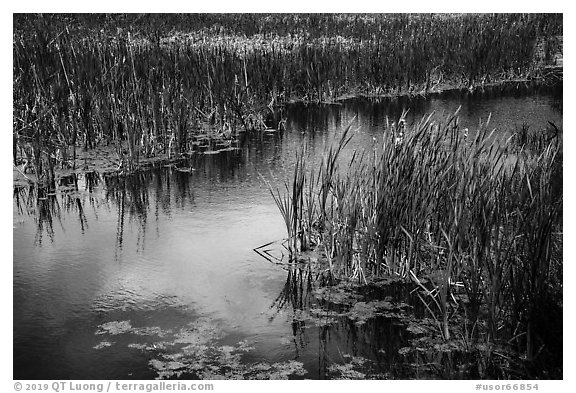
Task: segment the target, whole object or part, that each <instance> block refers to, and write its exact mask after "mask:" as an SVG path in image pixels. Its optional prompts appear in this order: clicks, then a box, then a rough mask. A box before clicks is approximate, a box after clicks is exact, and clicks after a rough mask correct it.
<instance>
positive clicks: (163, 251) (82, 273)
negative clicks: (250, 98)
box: [13, 91, 562, 378]
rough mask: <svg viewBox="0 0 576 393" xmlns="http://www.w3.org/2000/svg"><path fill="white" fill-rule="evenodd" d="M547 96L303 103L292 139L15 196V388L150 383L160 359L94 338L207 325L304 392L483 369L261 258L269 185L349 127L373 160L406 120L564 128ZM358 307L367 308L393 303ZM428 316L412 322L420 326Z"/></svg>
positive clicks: (290, 122) (65, 181)
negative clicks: (297, 381) (116, 327)
mask: <svg viewBox="0 0 576 393" xmlns="http://www.w3.org/2000/svg"><path fill="white" fill-rule="evenodd" d="M545 93H546V94H542V95H537V96H526V95H522V94H518V95H516V92H515V91H512V92H510V94H509V95H508V96H499V95H494V96H491V95H490V94H492V93H491V92H490V91H486V92H485V93H484V94H485V95H486V96H485V97H484V98H482V97H481V96H479V95H472V96H464V97H463V96H461V95H460V96H458V97H455V98H450V96H449V95H448V96H443V97H432V98H430V99H428V100H424V99H422V98H412V99H408V98H401V99H395V100H393V99H390V100H388V99H386V100H381V101H380V102H375V101H370V100H367V99H366V100H355V101H350V102H345V103H343V104H342V105H324V106H313V105H308V106H307V105H303V104H296V105H292V106H289V107H287V108H286V109H285V111H284V113H282V114H281V116H280V117H286V119H287V121H286V130H285V131H282V132H278V131H272V132H254V133H251V134H247V135H244V136H243V138H244V139H243V140H241V141H239V142H238V147H239V148H238V149H235V150H229V151H223V152H220V153H219V154H200V153H195V154H193V155H191V156H190V157H188V158H186V159H182V160H179V161H178V162H176V163H173V164H171V165H166V166H157V167H154V168H150V169H149V170H145V171H141V172H138V173H135V174H133V175H130V176H123V177H118V176H114V175H104V174H101V173H97V172H89V173H85V174H71V175H70V176H66V177H63V178H61V179H60V181H59V184H58V189H57V192H56V193H47V192H46V191H44V190H42V189H36V188H34V187H32V186H15V187H14V190H13V206H14V207H13V212H14V305H15V308H14V309H15V311H14V353H15V359H18V361H17V363H15V377H21V378H29V377H31V376H39V374H38V373H37V374H34V372H33V371H31V370H35V369H38V370H42V375H41V376H43V377H47V378H55V377H61V378H68V377H70V376H80V377H86V378H91V377H94V376H96V377H100V378H106V377H111V376H118V377H124V378H125V377H127V375H128V373H132V375H131V377H133V378H138V377H143V378H148V377H151V376H152V377H153V376H155V374H154V373H152V374H151V373H150V367H149V365H148V361H149V355H150V354H149V353H141V352H138V353H135V352H130V350H129V349H127V348H128V347H127V345H128V344H134V343H133V342H130V341H126V340H124V341H122V340H123V339H122V338H121V337H115V338H114V339H110V340H109V341H110V342H112V341H114V342H118V343H117V344H116V346H111V347H110V348H108V347H98V346H99V345H100V344H102V342H101V341H102V340H100V339H99V337H95V335H94V332H95V331H97V329H98V326H100V325H102V324H103V323H108V322H114V321H125V320H130V321H131V323H132V325H133V326H148V327H150V326H152V327H156V326H159V327H161V328H162V329H163V331H168V330H170V329H172V330H173V331H179V330H180V329H181V328H185V327H186V326H187V324H188V323H190V321H191V320H195V319H194V318H198V316H200V317H202V318H205V319H206V320H210V321H216V322H214V323H215V324H218V326H221V327H222V331H223V332H222V333H221V334H220V333H219V334H218V337H221V338H222V340H232V339H231V338H230V337H234V338H237V339H238V340H245V339H248V338H250V339H253V340H254V342H255V344H254V347H255V349H254V351H253V353H251V354H250V356H252V357H253V358H254V359H260V360H266V361H270V362H272V361H274V362H287V361H292V360H297V361H301V362H303V364H304V368H305V369H306V370H307V372H308V374H306V375H305V377H307V378H336V377H348V378H362V377H363V376H365V377H375V378H392V377H394V378H413V377H421V378H423V377H446V375H439V374H438V370H436V369H435V367H437V365H438V364H444V363H446V362H448V363H450V364H452V366H450V367H448V368H446V369H445V368H444V367H439V370H458V369H459V367H460V368H462V369H463V370H466V369H467V368H466V367H468V366H466V365H467V364H468V363H469V362H471V360H469V359H466V358H459V357H458V356H457V355H450V356H448V355H446V354H444V355H434V356H432V355H426V354H424V353H419V352H409V353H408V352H406V353H404V352H403V351H402V348H404V347H407V346H408V344H409V340H411V339H413V337H412V336H411V335H410V334H409V333H408V332H407V331H406V326H405V324H402V323H398V320H397V319H394V318H392V317H385V316H377V317H375V318H373V319H369V320H366V321H364V322H363V323H358V320H356V319H354V318H351V317H350V315H349V314H347V313H349V312H350V310H351V307H352V305H351V304H348V305H344V306H343V305H341V304H340V305H339V304H337V303H336V302H332V301H327V300H326V299H325V298H324V297H322V296H320V295H319V294H318V293H317V288H319V287H323V286H324V285H325V284H327V283H328V282H326V281H323V280H326V277H324V276H323V275H321V274H320V275H318V274H317V273H316V274H315V273H313V269H311V268H310V266H309V265H308V264H300V265H294V264H288V265H286V264H283V265H281V266H279V265H276V264H274V263H270V262H268V261H267V260H266V259H264V258H261V257H260V256H259V255H257V254H256V253H254V252H253V249H254V248H256V247H258V246H260V245H263V244H267V243H270V242H275V241H279V240H280V241H281V239H283V238H284V237H285V236H286V234H285V229H284V225H283V222H282V218H281V217H280V215H279V214H278V212H277V208H276V206H275V204H274V202H273V200H272V198H271V197H270V194H269V191H268V189H267V187H266V184H265V183H264V182H263V181H262V177H264V178H265V179H266V180H267V181H269V182H271V183H272V184H273V186H281V185H282V184H283V182H284V181H285V180H287V179H288V178H289V177H290V175H291V172H292V170H293V165H294V160H295V152H296V151H297V150H298V149H299V148H300V146H301V145H302V143H303V142H306V143H307V144H308V152H309V160H310V166H313V165H314V163H316V162H318V160H320V159H321V156H322V152H323V149H324V146H325V144H326V143H327V142H329V141H331V140H332V138H334V135H336V134H338V132H339V131H340V130H341V129H342V128H344V127H346V126H347V125H348V123H349V122H350V121H352V120H353V119H354V120H353V121H354V125H355V126H358V127H359V130H358V131H357V132H356V134H355V137H354V140H353V142H352V143H351V144H350V146H349V148H350V151H349V153H350V154H352V153H353V151H354V150H355V149H356V150H358V151H361V150H364V149H366V150H369V149H371V148H372V146H373V143H374V138H377V139H378V138H379V139H378V140H381V138H382V133H383V125H384V124H385V122H386V119H387V118H388V119H390V120H394V119H397V118H398V117H399V116H400V114H401V113H402V111H404V110H405V109H409V110H410V111H409V116H408V121H409V123H410V122H414V121H416V120H418V119H419V118H420V117H422V116H423V114H424V113H427V112H431V111H436V112H437V113H438V114H439V115H440V114H442V113H445V114H449V113H452V112H453V111H454V110H455V109H456V108H457V107H458V106H460V105H462V109H461V119H460V122H461V124H462V125H463V126H469V127H470V128H471V129H473V127H474V124H477V123H478V120H479V118H480V117H482V118H484V119H485V118H486V117H487V115H488V113H492V114H493V119H492V120H493V123H492V124H493V126H494V127H501V128H502V129H505V130H510V129H513V128H514V127H515V125H516V124H517V123H518V122H519V121H521V122H528V123H529V124H532V127H534V128H536V129H538V128H539V127H546V125H547V122H548V121H553V122H554V123H555V124H556V125H558V126H559V127H562V113H561V110H562V106H561V95H560V97H558V96H557V95H554V94H549V93H548V92H545ZM558 102H560V104H559V105H558V104H557V103H558ZM276 120H278V119H276ZM278 121H279V120H278ZM292 262H293V261H292ZM281 267H283V268H284V270H283V269H282V268H281ZM404 290H405V289H404ZM404 295H405V293H402V294H398V297H399V298H402V297H405V296H404ZM362 296H364V297H363V298H361V299H356V300H363V301H369V299H378V300H382V299H385V298H386V297H387V296H395V294H394V293H384V292H378V290H375V289H372V290H371V292H366V293H363V294H362ZM420 308H421V309H422V307H421V305H420ZM421 309H420V310H419V309H417V308H416V307H415V308H414V310H413V312H414V315H416V317H418V318H421V316H422V314H423V311H422V310H421ZM210 329H212V327H211V326H208V327H207V331H212V330H210ZM158 340H161V338H158ZM282 340H288V341H287V343H286V342H285V341H282ZM120 344H122V345H124V346H121V345H120ZM146 344H147V345H148V344H150V345H152V344H151V343H149V342H148V343H146ZM156 344H157V343H156ZM236 344H237V341H235V342H231V343H230V345H231V346H232V347H234V348H236V347H237V346H236ZM215 345H220V344H219V343H217V344H215ZM94 347H98V348H101V349H94ZM151 347H152V348H153V345H152V346H151ZM107 351H108V352H107ZM54 354H58V357H59V359H61V360H60V361H58V362H55V363H54V364H50V363H47V362H44V361H40V360H38V359H39V358H51V357H54ZM248 358H249V356H248ZM124 360H126V362H123V361H124ZM443 362H444V363H443ZM22 365H23V366H22ZM435 365H436V366H435ZM116 366H117V367H116ZM114 367H116V368H114ZM114 370H120V371H114ZM466 372H468V371H466ZM466 372H464V371H463V372H462V374H458V373H457V372H455V374H451V375H447V377H463V376H465V375H471V374H466ZM470 372H471V371H470Z"/></svg>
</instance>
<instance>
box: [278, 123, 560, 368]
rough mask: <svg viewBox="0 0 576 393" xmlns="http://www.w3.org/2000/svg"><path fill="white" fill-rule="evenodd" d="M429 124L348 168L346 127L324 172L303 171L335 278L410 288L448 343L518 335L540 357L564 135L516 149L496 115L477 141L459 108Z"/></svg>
mask: <svg viewBox="0 0 576 393" xmlns="http://www.w3.org/2000/svg"><path fill="white" fill-rule="evenodd" d="M431 119H432V117H431V116H428V117H424V118H423V119H422V120H421V121H420V122H419V123H417V124H416V125H414V126H413V127H412V128H410V129H407V130H406V132H405V136H404V139H403V141H402V143H400V144H395V143H393V142H392V141H391V139H390V138H389V136H387V135H385V136H384V137H383V141H382V144H381V145H376V146H375V147H374V151H373V154H356V153H355V154H353V156H352V158H351V159H350V162H349V163H348V165H341V164H342V162H341V161H342V158H341V157H339V152H340V151H341V148H342V146H345V144H346V143H347V141H348V139H347V132H348V130H349V128H348V129H347V130H346V131H345V132H344V133H343V135H342V137H341V138H339V139H338V140H337V142H335V143H334V145H333V146H329V147H327V150H326V152H325V157H326V158H325V159H323V160H322V162H321V165H320V168H319V169H318V175H317V176H315V175H313V174H310V173H306V174H301V175H294V178H295V179H301V178H302V176H306V177H307V179H308V180H307V183H308V184H313V183H314V182H316V188H315V190H316V191H315V192H316V198H308V199H309V200H313V201H317V202H316V203H317V208H316V209H312V211H314V212H315V218H314V219H312V221H314V222H316V223H317V224H316V225H315V226H314V227H313V229H314V231H315V235H314V236H315V237H318V238H319V239H320V241H319V243H318V247H317V250H318V253H319V255H325V259H326V263H327V264H328V266H329V268H330V271H331V273H332V275H333V276H334V277H335V278H336V279H341V278H348V279H354V280H357V281H360V282H366V278H369V279H372V278H374V277H384V276H391V277H402V278H404V279H405V280H407V281H412V282H413V283H414V285H415V286H416V290H417V291H418V296H419V297H420V299H421V302H422V304H423V305H424V306H425V308H426V310H427V311H428V313H429V315H430V316H431V317H432V318H433V319H434V320H435V322H436V324H437V327H438V330H439V332H440V333H441V335H442V337H443V338H444V339H445V340H449V339H450V338H451V337H452V334H453V332H454V331H458V332H459V333H458V334H464V335H465V340H467V341H470V342H474V341H475V340H478V339H480V337H483V336H485V337H487V339H488V341H489V342H500V341H501V340H512V341H513V342H515V345H516V350H517V351H519V352H523V353H524V354H525V356H526V358H528V359H534V358H535V356H536V354H537V352H538V350H537V349H536V346H539V348H543V346H544V347H545V346H546V345H547V341H546V339H545V338H543V336H542V334H543V331H540V332H538V333H537V332H535V331H534V329H535V325H539V324H540V322H536V321H540V320H541V319H542V313H545V312H546V306H545V304H548V303H549V302H550V301H552V300H551V299H557V298H558V296H559V293H561V286H559V284H557V283H558V282H561V272H562V256H561V249H562V218H561V212H562V191H561V186H560V184H561V183H562V138H561V137H554V138H551V139H548V140H547V145H546V146H540V147H539V148H538V149H526V150H523V151H520V152H519V153H516V152H517V150H516V149H514V148H513V145H512V142H511V141H510V140H499V139H498V138H496V137H495V133H494V130H491V129H490V128H489V119H488V121H487V122H485V123H484V124H481V125H480V127H479V129H478V130H477V131H476V133H475V134H468V135H465V134H464V132H463V130H461V129H460V128H459V126H458V120H457V113H455V114H454V115H452V116H450V117H449V118H448V119H447V121H446V122H445V123H443V124H440V123H436V122H433V121H432V120H431ZM339 164H340V165H339ZM303 168H304V166H303V165H299V166H297V168H296V170H302V171H303V170H304V169H303ZM299 181H301V180H299ZM305 182H306V181H305ZM286 189H287V190H288V187H286ZM284 198H290V196H284ZM300 219H301V220H302V219H303V218H302V217H300ZM307 220H310V219H309V218H307ZM461 290H463V291H464V295H463V296H462V294H460V295H458V297H456V296H455V293H456V292H460V291H461ZM560 296H561V295H560ZM553 302H557V301H553ZM461 313H464V314H465V315H466V318H465V322H461V320H460V319H454V318H455V315H457V314H461ZM453 323H457V324H458V325H459V326H458V329H453V327H452V326H451V324H453ZM462 324H464V326H461V325H462ZM536 341H537V342H538V344H535V342H536Z"/></svg>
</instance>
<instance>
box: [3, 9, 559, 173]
mask: <svg viewBox="0 0 576 393" xmlns="http://www.w3.org/2000/svg"><path fill="white" fill-rule="evenodd" d="M561 34H562V16H561V15H554V14H550V15H540V14H496V15H485V14H467V15H420V14H415V15H354V14H352V15H334V14H327V15H298V14H295V15H283V14H280V15H278V14H271V15H250V14H248V15H243V14H237V15H232V14H231V15H226V14H223V15H210V14H206V15H140V16H135V15H108V16H106V15H97V14H96V15H58V14H56V15H50V14H46V15H18V14H17V15H15V16H14V34H13V42H14V44H13V57H14V65H13V81H14V131H13V133H14V141H15V142H14V143H15V149H14V151H15V157H14V161H15V164H16V165H19V164H20V163H21V161H22V160H26V161H27V162H29V166H28V168H34V169H35V172H37V173H38V177H39V178H40V177H42V176H44V178H45V180H46V181H47V182H49V183H50V182H52V177H53V174H52V172H53V169H54V167H56V166H57V164H60V165H63V166H71V167H73V168H75V167H76V148H77V147H80V146H81V147H82V148H83V149H92V148H94V147H95V146H97V145H98V144H101V143H114V144H115V145H116V146H117V152H118V158H119V162H120V163H121V165H122V167H121V168H122V169H123V170H125V171H126V172H130V171H133V169H134V168H135V167H137V166H138V162H139V161H140V159H141V158H143V157H149V156H153V155H158V154H160V152H161V154H164V155H168V156H169V157H170V158H172V157H173V156H177V155H179V154H182V153H185V152H188V151H190V150H191V149H192V145H191V141H192V140H193V139H194V137H195V136H196V135H198V134H204V135H213V134H214V135H215V136H217V137H219V138H226V139H230V138H234V137H236V135H237V133H238V132H241V131H246V130H248V131H249V130H253V129H262V128H266V127H276V126H277V121H276V122H275V124H272V123H271V122H270V120H271V118H272V117H273V114H274V111H275V108H276V107H277V106H278V105H282V104H284V103H286V102H287V101H288V100H290V99H302V100H309V101H315V102H320V101H333V100H335V99H337V98H339V97H341V96H343V95H347V94H370V95H372V94H417V93H426V92H428V91H431V90H434V89H435V88H438V87H439V86H443V85H452V86H466V87H469V86H472V85H475V84H478V83H485V82H490V81H492V80H501V79H510V78H518V77H523V78H526V77H528V76H529V75H536V74H537V70H536V68H535V67H536V65H535V64H537V63H535V62H534V56H535V55H534V54H535V48H536V47H537V46H538V47H545V48H546V50H545V52H546V53H548V55H546V56H545V57H547V58H549V60H550V61H552V60H551V59H552V58H553V57H552V56H551V55H550V53H552V52H554V51H555V50H554V48H556V47H557V42H558V39H557V38H558V36H559V35H561ZM556 52H557V50H556ZM538 64H539V63H538ZM25 150H31V151H32V153H31V154H29V155H26V154H23V152H24V151H25Z"/></svg>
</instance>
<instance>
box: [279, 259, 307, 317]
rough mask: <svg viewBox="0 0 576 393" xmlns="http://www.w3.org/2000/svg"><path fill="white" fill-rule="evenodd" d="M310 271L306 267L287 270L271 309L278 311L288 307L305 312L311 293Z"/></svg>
mask: <svg viewBox="0 0 576 393" xmlns="http://www.w3.org/2000/svg"><path fill="white" fill-rule="evenodd" d="M312 276H313V274H312V271H311V269H310V267H309V266H307V267H294V268H291V269H288V276H287V277H286V282H285V283H284V287H282V291H281V292H280V294H279V295H278V297H277V298H276V299H275V300H274V302H273V304H272V307H275V308H276V309H277V310H278V311H279V310H282V309H284V308H286V307H288V306H290V308H291V309H292V310H293V311H295V310H306V309H307V308H309V306H310V302H311V300H312V299H311V291H312Z"/></svg>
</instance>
